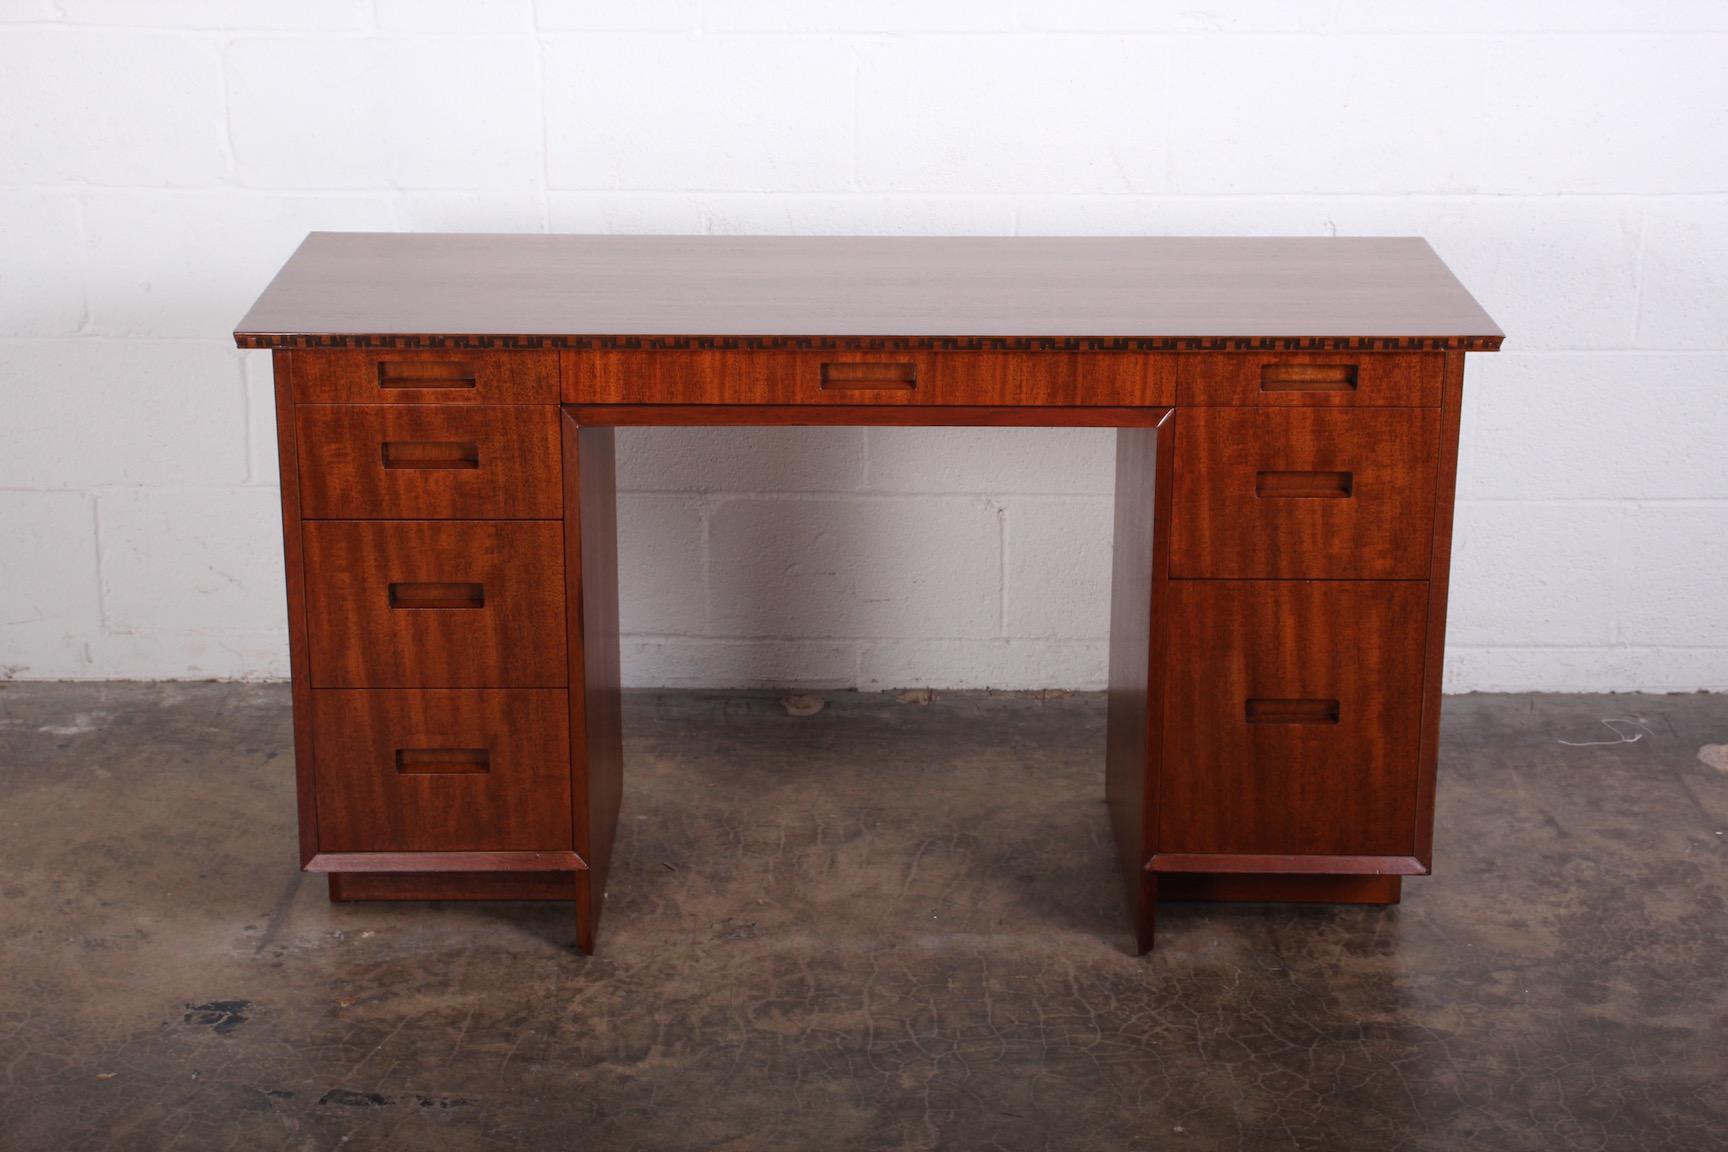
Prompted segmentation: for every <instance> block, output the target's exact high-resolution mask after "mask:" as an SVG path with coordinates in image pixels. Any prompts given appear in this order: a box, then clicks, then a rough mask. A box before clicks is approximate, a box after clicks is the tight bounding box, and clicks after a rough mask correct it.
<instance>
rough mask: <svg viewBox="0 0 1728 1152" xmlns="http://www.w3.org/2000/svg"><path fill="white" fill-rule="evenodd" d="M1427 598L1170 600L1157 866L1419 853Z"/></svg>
mask: <svg viewBox="0 0 1728 1152" xmlns="http://www.w3.org/2000/svg"><path fill="white" fill-rule="evenodd" d="M1427 606H1428V585H1427V584H1426V583H1425V582H1419V581H1411V582H1378V583H1357V582H1331V581H1327V582H1305V581H1278V582H1260V581H1176V582H1173V583H1172V584H1171V585H1170V587H1169V622H1170V623H1169V628H1170V632H1169V637H1170V640H1169V643H1170V648H1169V656H1168V660H1169V664H1168V679H1167V681H1166V685H1167V687H1166V691H1167V696H1166V704H1165V716H1166V717H1167V718H1168V723H1167V725H1166V731H1165V737H1164V760H1163V764H1162V767H1161V769H1160V783H1159V786H1158V820H1159V831H1158V851H1159V852H1182V853H1186V852H1195V853H1247V854H1268V855H1284V854H1289V855H1309V854H1323V855H1363V856H1407V855H1411V854H1413V852H1414V850H1415V829H1416V782H1417V761H1418V751H1417V750H1418V748H1419V746H1420V744H1421V739H1420V736H1421V719H1422V653H1423V643H1424V640H1425V638H1426V622H1427Z"/></svg>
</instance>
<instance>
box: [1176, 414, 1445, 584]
mask: <svg viewBox="0 0 1728 1152" xmlns="http://www.w3.org/2000/svg"><path fill="white" fill-rule="evenodd" d="M1439 445H1440V417H1439V413H1438V412H1436V411H1434V410H1433V409H1427V408H1382V409H1365V408H1358V409H1351V410H1347V411H1346V410H1336V409H1332V410H1329V409H1318V408H1304V409H1293V408H1187V409H1183V410H1182V411H1180V412H1179V413H1178V414H1177V417H1176V469H1175V493H1174V498H1173V502H1172V511H1171V535H1170V574H1171V576H1173V577H1176V578H1178V579H1182V578H1229V579H1252V578H1280V579H1284V578H1297V577H1306V578H1317V579H1344V580H1348V579H1357V580H1369V579H1372V580H1391V579H1407V580H1419V579H1424V578H1426V577H1427V575H1428V567H1429V562H1430V555H1431V552H1432V550H1433V534H1434V483H1435V465H1436V459H1437V453H1438V452H1439Z"/></svg>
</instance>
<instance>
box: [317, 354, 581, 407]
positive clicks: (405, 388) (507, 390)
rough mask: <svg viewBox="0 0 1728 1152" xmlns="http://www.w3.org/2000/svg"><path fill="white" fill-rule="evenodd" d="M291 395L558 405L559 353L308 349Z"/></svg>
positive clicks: (340, 400)
mask: <svg viewBox="0 0 1728 1152" xmlns="http://www.w3.org/2000/svg"><path fill="white" fill-rule="evenodd" d="M451 369H460V371H451ZM386 377H389V379H386ZM417 384H418V385H419V386H415V385H417ZM294 399H295V402H296V403H299V404H556V403H557V402H558V354H557V353H556V352H551V351H461V350H456V351H445V350H431V351H412V350H408V351H402V350H394V349H383V350H371V349H354V350H338V351H313V350H305V351H302V352H301V354H300V358H299V360H297V361H296V362H295V376H294Z"/></svg>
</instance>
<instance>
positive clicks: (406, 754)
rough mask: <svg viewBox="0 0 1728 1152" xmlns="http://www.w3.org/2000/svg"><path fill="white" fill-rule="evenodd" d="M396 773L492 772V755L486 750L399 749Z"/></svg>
mask: <svg viewBox="0 0 1728 1152" xmlns="http://www.w3.org/2000/svg"><path fill="white" fill-rule="evenodd" d="M396 771H398V772H402V773H418V772H426V773H433V772H438V773H452V772H490V771H492V753H491V752H489V751H487V750H486V749H485V748H398V749H396Z"/></svg>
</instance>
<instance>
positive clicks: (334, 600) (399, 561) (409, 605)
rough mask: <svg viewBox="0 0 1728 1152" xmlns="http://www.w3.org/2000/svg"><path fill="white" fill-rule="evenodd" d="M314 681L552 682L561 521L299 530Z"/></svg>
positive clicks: (332, 684) (561, 661)
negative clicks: (302, 549) (303, 556)
mask: <svg viewBox="0 0 1728 1152" xmlns="http://www.w3.org/2000/svg"><path fill="white" fill-rule="evenodd" d="M302 532H303V538H304V542H305V558H306V619H307V632H308V638H309V641H310V648H311V666H312V686H313V687H314V688H561V687H563V686H564V685H565V684H566V683H567V681H568V677H569V669H568V665H567V664H566V661H565V651H566V647H565V637H564V553H563V548H564V526H563V524H562V523H560V522H558V521H555V520H554V521H542V520H519V521H478V520H451V521H441V522H440V521H403V520H392V521H354V520H325V521H313V522H308V523H306V524H305V525H304V526H303V528H302Z"/></svg>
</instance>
